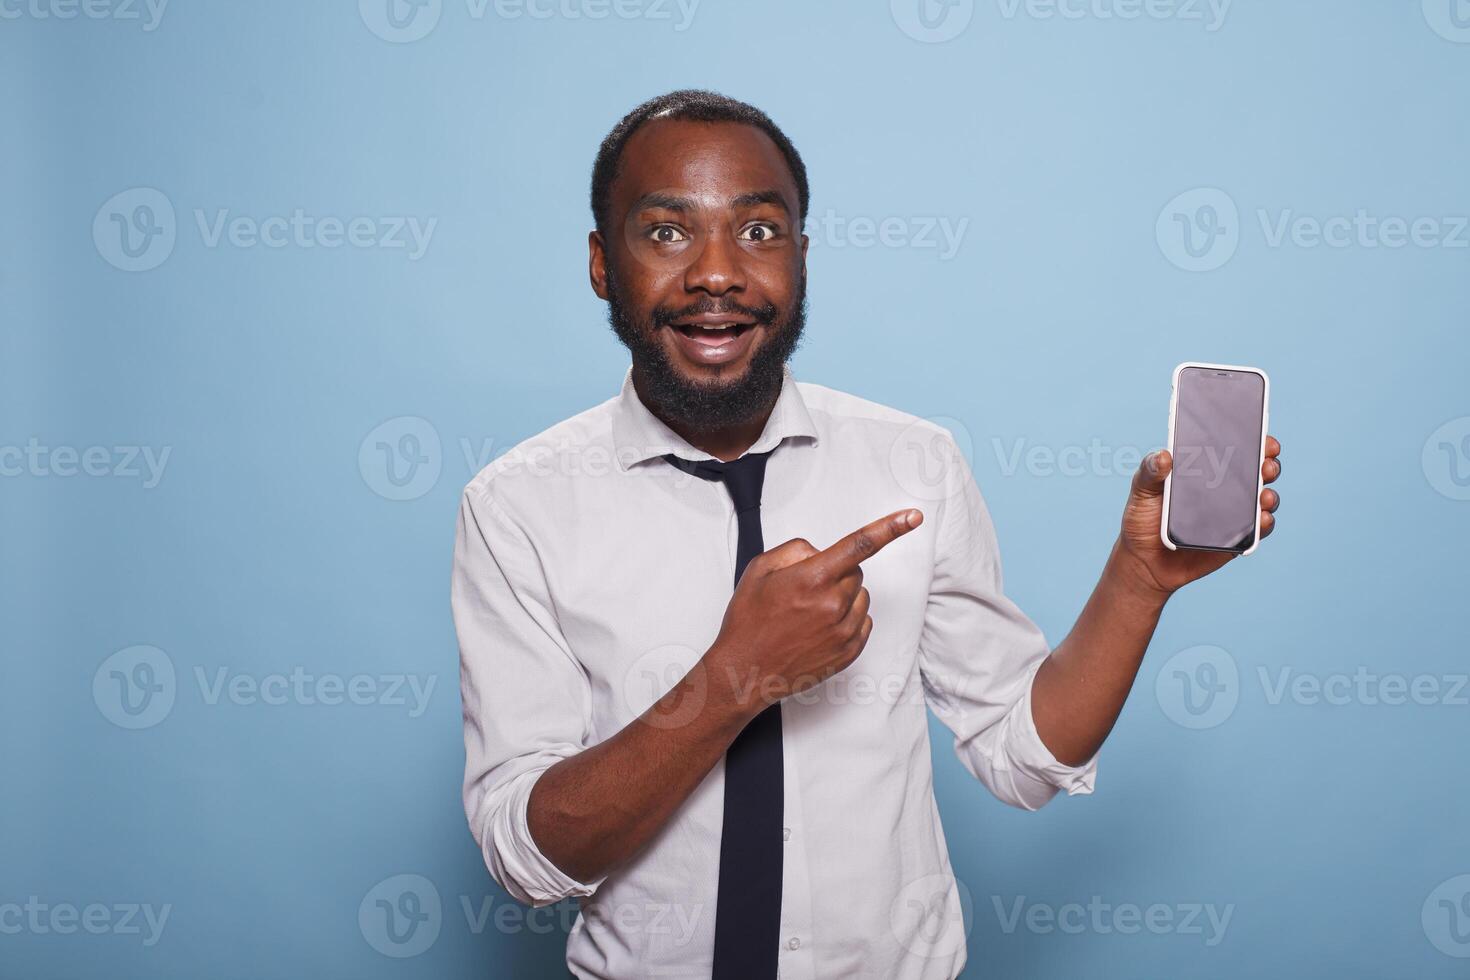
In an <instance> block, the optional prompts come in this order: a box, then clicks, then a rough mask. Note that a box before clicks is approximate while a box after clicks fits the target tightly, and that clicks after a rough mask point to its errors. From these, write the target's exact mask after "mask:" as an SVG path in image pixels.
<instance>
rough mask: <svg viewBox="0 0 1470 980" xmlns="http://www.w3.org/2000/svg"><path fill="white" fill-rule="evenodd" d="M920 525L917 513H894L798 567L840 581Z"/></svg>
mask: <svg viewBox="0 0 1470 980" xmlns="http://www.w3.org/2000/svg"><path fill="white" fill-rule="evenodd" d="M922 523H924V515H923V513H922V512H921V511H918V510H900V511H897V512H895V513H892V514H889V515H888V516H887V517H880V518H879V519H878V520H876V521H874V522H873V523H871V524H869V525H867V526H866V527H860V528H858V529H857V530H856V531H854V532H852V533H851V534H849V535H848V536H847V537H845V538H842V539H841V540H840V541H838V542H837V543H836V544H834V545H832V547H830V548H828V549H826V550H825V551H819V552H817V553H816V554H815V555H812V556H811V557H810V558H807V559H805V561H803V562H802V564H806V565H810V566H812V568H813V569H815V570H816V572H817V574H819V575H823V576H826V577H829V578H840V577H841V576H843V575H846V574H847V573H848V572H850V571H852V570H853V569H855V568H857V567H858V565H860V564H861V563H862V562H863V561H865V560H866V559H868V558H871V557H873V556H874V555H876V554H877V553H878V552H879V551H882V550H883V548H885V547H886V546H887V545H889V544H891V543H892V542H894V541H896V540H897V539H899V538H901V537H903V536H904V535H905V534H908V533H909V532H910V531H912V530H913V529H914V528H916V527H918V526H919V525H920V524H922Z"/></svg>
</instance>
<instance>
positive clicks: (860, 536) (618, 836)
mask: <svg viewBox="0 0 1470 980" xmlns="http://www.w3.org/2000/svg"><path fill="white" fill-rule="evenodd" d="M909 513H912V514H913V515H914V517H913V520H912V521H910V520H909V519H908V517H907V516H906V515H907V514H909ZM920 519H921V518H920V517H919V516H918V514H917V512H905V513H904V514H894V515H890V516H889V517H887V518H884V519H883V520H880V521H876V522H874V523H873V524H871V525H869V526H868V527H866V528H863V529H862V530H860V531H857V532H854V534H852V535H849V536H848V537H847V538H844V539H843V540H842V541H839V542H838V543H837V544H836V545H834V546H833V547H832V548H829V549H827V551H823V552H818V551H817V550H816V549H815V548H813V547H812V546H811V545H810V544H809V543H808V542H806V541H803V540H800V539H797V540H794V541H788V542H787V543H785V544H783V545H780V546H778V547H776V548H774V549H772V550H771V551H768V552H766V553H765V554H763V555H759V556H757V557H756V558H755V559H754V560H753V561H752V562H751V563H750V565H749V566H748V567H747V568H746V570H745V574H744V575H743V576H742V577H741V580H740V585H739V588H737V589H736V591H735V594H734V596H733V597H732V598H731V600H730V604H729V606H728V607H727V609H726V612H725V617H724V621H723V622H722V624H721V627H720V632H719V635H718V636H717V638H716V640H715V642H714V644H713V645H712V646H711V647H710V649H709V650H708V651H707V652H706V653H705V655H704V657H703V658H701V660H700V661H699V662H698V663H697V664H696V665H695V667H694V668H693V669H692V670H691V671H690V672H689V673H688V674H687V675H686V676H685V677H684V678H683V679H681V680H680V681H679V682H678V683H677V684H675V685H674V687H673V688H672V689H671V690H670V691H668V692H667V693H666V694H665V695H664V696H663V697H662V698H660V699H659V700H658V701H657V702H655V703H654V704H653V706H651V707H650V708H649V709H648V711H646V712H644V713H643V714H642V715H641V716H639V717H638V718H636V719H634V720H633V721H631V722H629V723H628V724H627V725H626V726H624V727H623V728H622V730H620V731H619V732H617V733H616V734H614V735H613V736H611V737H610V738H607V739H605V740H603V741H601V742H595V738H594V733H593V731H592V724H591V691H590V682H589V679H588V677H587V675H586V673H585V670H584V668H583V667H582V665H581V663H580V662H579V661H578V660H577V658H576V656H575V655H574V653H573V651H572V650H571V649H570V647H569V646H568V644H567V642H566V639H565V638H564V637H563V636H562V635H561V632H560V629H559V627H558V626H557V623H556V619H555V617H554V616H553V615H552V613H551V610H552V609H553V608H554V603H553V601H552V598H551V595H550V593H549V589H548V587H547V584H546V577H545V574H544V570H543V569H542V568H541V565H540V560H539V557H538V555H537V553H536V549H535V547H534V546H533V545H532V543H531V542H530V540H529V539H528V538H527V536H526V534H525V532H524V531H523V530H522V529H521V528H520V527H519V526H518V525H517V523H516V522H515V521H514V520H513V519H512V517H511V516H510V515H509V514H507V513H506V512H505V511H504V510H503V509H502V508H501V507H500V505H499V504H498V503H497V502H496V501H495V499H494V498H493V497H492V495H491V493H490V491H489V489H488V488H487V487H486V486H484V485H482V484H472V485H471V487H470V489H469V490H467V491H466V493H465V497H464V501H463V503H462V506H461V510H460V517H459V528H458V533H457V536H456V541H455V557H454V575H453V590H452V595H453V606H454V620H455V629H456V632H457V633H458V636H459V643H460V689H461V695H462V698H463V701H464V725H465V754H466V762H465V786H464V797H465V810H466V814H467V815H468V817H469V821H470V828H471V831H472V832H473V834H474V837H475V840H476V842H477V843H479V845H480V847H481V850H482V853H483V855H484V857H485V862H486V865H487V867H488V868H489V869H490V871H491V873H492V874H493V875H494V877H495V879H496V880H497V881H499V882H500V883H501V885H503V886H504V887H505V888H506V890H507V891H508V892H510V893H511V894H512V895H513V896H514V897H516V898H517V899H519V900H520V901H523V902H527V903H529V904H533V905H544V904H548V903H550V902H554V901H557V900H558V899H561V898H565V897H567V896H570V895H583V896H585V895H590V894H592V893H593V892H594V891H595V890H596V889H597V887H598V886H599V885H600V884H601V881H602V879H603V878H605V877H606V875H607V874H608V873H609V872H610V871H611V870H612V869H614V868H615V867H616V866H617V865H619V864H621V863H622V862H624V861H626V860H627V859H628V858H630V857H632V856H633V855H634V854H636V853H637V852H638V851H639V850H641V849H642V848H643V847H644V846H646V845H647V844H648V842H649V841H650V840H651V839H652V838H653V836H654V835H655V834H656V833H657V831H658V830H659V828H660V827H662V826H663V825H664V824H665V823H666V822H667V821H668V819H669V818H670V817H671V816H672V815H673V813H674V812H675V811H676V810H677V809H678V807H679V806H680V804H682V803H683V802H684V801H685V800H686V799H687V798H688V797H689V795H690V794H691V793H692V792H693V791H694V790H695V788H696V787H697V786H698V785H699V783H700V782H701V781H702V780H703V779H704V777H705V776H706V775H707V774H708V773H709V771H710V770H711V769H712V768H713V767H714V765H715V763H716V762H718V761H719V759H720V758H721V757H722V756H723V754H724V752H725V749H726V748H727V747H728V746H729V744H730V743H731V742H732V741H733V740H734V738H735V736H736V735H737V734H739V732H740V731H741V729H743V728H744V726H745V724H746V723H747V722H748V721H749V720H750V719H752V718H754V717H755V715H756V714H758V713H759V712H760V711H761V710H762V709H763V708H765V707H766V706H767V705H769V704H773V703H775V702H776V701H779V700H780V699H782V698H784V697H786V696H788V695H790V694H794V693H796V692H798V691H800V690H804V689H805V688H806V687H809V686H811V685H813V684H816V683H819V682H821V681H822V680H824V679H826V678H827V677H829V676H831V675H832V674H833V673H835V672H836V671H838V670H840V669H842V668H843V667H845V666H847V664H849V663H851V662H852V660H853V659H855V658H856V657H857V655H858V654H859V653H860V652H861V651H862V649H863V646H864V645H865V644H866V643H867V638H868V634H869V631H870V630H871V629H872V620H871V619H869V618H868V616H867V610H868V594H867V590H866V589H863V588H862V587H861V578H862V576H861V570H860V568H859V567H858V566H859V562H860V561H861V560H862V559H864V558H866V557H869V556H871V555H872V554H875V553H876V552H877V551H878V549H880V548H882V547H883V546H884V545H886V544H887V543H888V542H890V541H892V540H894V539H895V538H897V537H899V536H901V535H902V534H905V533H907V532H908V531H909V530H910V529H911V528H912V527H916V526H917V525H918V523H919V521H920ZM691 709H692V710H691ZM594 742H595V744H594Z"/></svg>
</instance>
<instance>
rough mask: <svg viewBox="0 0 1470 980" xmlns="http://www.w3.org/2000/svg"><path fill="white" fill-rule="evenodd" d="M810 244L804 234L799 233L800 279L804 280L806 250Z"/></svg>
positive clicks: (810, 241) (809, 240)
mask: <svg viewBox="0 0 1470 980" xmlns="http://www.w3.org/2000/svg"><path fill="white" fill-rule="evenodd" d="M811 243H812V240H811V239H810V238H808V237H807V234H806V232H802V233H801V278H803V279H805V278H806V248H807V246H808V245H810V244H811Z"/></svg>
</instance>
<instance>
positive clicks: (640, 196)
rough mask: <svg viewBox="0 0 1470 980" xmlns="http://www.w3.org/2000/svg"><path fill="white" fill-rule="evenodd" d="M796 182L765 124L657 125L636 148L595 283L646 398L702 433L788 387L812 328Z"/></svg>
mask: <svg viewBox="0 0 1470 980" xmlns="http://www.w3.org/2000/svg"><path fill="white" fill-rule="evenodd" d="M798 201H799V199H798V196H797V189H796V182H795V180H794V178H793V177H792V175H791V171H790V169H789V168H788V167H787V165H786V160H785V158H784V157H783V156H782V155H781V151H780V150H779V149H778V148H777V147H776V144H775V143H774V142H772V140H771V139H770V137H768V136H766V134H765V133H763V132H761V131H760V130H759V129H756V128H755V127H753V126H746V125H743V124H736V123H702V122H687V121H682V120H667V119H666V120H657V121H654V122H651V123H648V124H646V125H644V126H643V127H642V128H641V129H639V130H638V132H637V133H635V134H634V135H633V137H632V138H631V139H630V140H629V141H628V143H627V145H626V146H625V147H624V150H623V156H622V161H621V165H620V167H619V170H618V175H617V178H616V179H615V180H614V181H613V185H612V188H611V192H610V194H609V202H608V203H609V207H608V227H607V228H606V229H604V231H605V233H606V234H605V235H604V234H602V233H599V232H594V233H593V235H592V242H591V246H592V248H591V252H592V255H591V258H592V262H591V275H592V285H593V289H594V290H596V292H597V294H598V295H599V296H601V297H602V298H603V299H605V300H607V302H608V316H609V319H610V321H611V323H612V326H613V329H614V330H615V331H616V332H617V334H618V337H619V338H620V339H621V340H622V341H623V343H624V344H626V345H627V347H628V349H629V351H630V352H631V353H632V355H633V366H634V375H635V380H637V381H638V383H639V388H640V392H641V393H642V394H643V395H644V396H645V398H647V399H648V400H650V401H651V402H652V403H653V407H655V408H657V409H658V410H659V412H660V414H662V415H664V416H665V417H666V418H669V419H671V420H673V421H675V422H681V423H683V424H685V425H687V426H689V427H691V428H694V429H697V430H707V429H713V428H720V427H723V426H728V425H737V424H740V423H742V422H746V421H749V420H750V419H751V418H752V417H753V416H755V415H757V414H758V413H759V412H760V411H762V410H763V409H765V408H768V407H769V406H770V402H771V399H773V398H774V397H775V395H776V393H777V392H778V391H779V390H780V385H781V376H782V366H783V365H784V364H785V362H786V360H787V359H788V358H789V357H790V356H791V353H792V351H794V350H795V349H796V345H797V342H798V341H799V340H800V337H801V331H802V327H803V325H804V322H805V316H804V313H805V295H806V245H807V242H806V236H805V235H802V234H801V229H800V219H799V210H798V209H799V203H798Z"/></svg>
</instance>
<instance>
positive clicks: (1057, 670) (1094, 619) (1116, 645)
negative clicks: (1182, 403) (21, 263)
mask: <svg viewBox="0 0 1470 980" xmlns="http://www.w3.org/2000/svg"><path fill="white" fill-rule="evenodd" d="M1280 454H1281V444H1280V443H1279V442H1278V441H1277V440H1276V439H1275V437H1268V438H1267V440H1266V461H1265V463H1264V464H1262V468H1261V473H1262V478H1263V479H1264V480H1265V482H1267V483H1270V482H1272V481H1274V480H1275V479H1276V478H1277V477H1278V476H1280V475H1281V462H1280V460H1279V459H1278V457H1279V456H1280ZM1172 465H1173V461H1172V460H1171V459H1170V456H1169V452H1168V451H1167V450H1160V451H1159V452H1156V453H1151V454H1150V455H1149V456H1147V457H1146V458H1145V459H1144V460H1143V463H1142V464H1141V465H1140V466H1139V469H1138V472H1137V473H1136V474H1134V477H1133V486H1132V489H1131V492H1130V493H1129V497H1128V504H1127V507H1126V508H1125V510H1124V514H1123V528H1122V531H1121V532H1120V534H1119V536H1118V540H1117V542H1116V543H1115V544H1114V545H1113V550H1112V553H1111V554H1110V555H1109V556H1108V561H1107V564H1106V565H1105V566H1104V567H1103V573H1102V577H1101V579H1100V580H1099V581H1098V584H1097V587H1096V588H1095V589H1094V590H1093V593H1092V596H1091V598H1089V599H1088V601H1087V605H1086V606H1085V607H1084V608H1083V610H1082V614H1081V615H1080V616H1079V617H1078V618H1077V623H1076V625H1075V626H1073V627H1072V631H1071V632H1070V633H1069V634H1067V638H1066V639H1065V640H1063V641H1062V642H1061V644H1060V645H1059V646H1058V647H1057V648H1056V650H1054V651H1053V652H1052V654H1051V656H1049V657H1048V658H1047V659H1046V661H1045V662H1044V663H1043V664H1042V665H1041V668H1040V670H1038V671H1037V674H1036V680H1035V683H1034V685H1033V687H1032V692H1031V698H1032V713H1033V716H1034V718H1035V723H1036V730H1037V732H1038V734H1039V735H1040V736H1041V739H1042V741H1043V742H1045V743H1046V745H1047V747H1048V748H1049V749H1050V750H1051V752H1052V754H1053V755H1055V756H1056V758H1057V759H1058V761H1060V762H1062V763H1064V764H1069V765H1080V764H1082V762H1083V761H1084V760H1086V759H1090V758H1091V757H1092V756H1093V755H1095V754H1096V753H1097V751H1098V749H1099V748H1101V746H1102V743H1103V741H1104V740H1105V739H1106V738H1107V737H1108V733H1109V732H1111V731H1112V730H1113V725H1114V723H1115V722H1117V720H1118V714H1119V713H1120V712H1121V711H1122V710H1123V702H1124V701H1125V700H1126V699H1127V697H1128V691H1129V690H1130V689H1131V688H1132V687H1133V681H1134V678H1135V677H1136V676H1137V674H1138V668H1139V665H1140V664H1141V663H1142V662H1143V654H1144V651H1145V650H1147V649H1148V644H1149V640H1150V639H1151V638H1152V637H1153V633H1154V628H1155V627H1156V626H1157V625H1158V622H1159V615H1160V614H1161V613H1162V612H1163V610H1164V603H1166V602H1167V601H1168V599H1169V596H1171V595H1173V593H1174V592H1175V590H1177V589H1179V588H1180V587H1182V586H1184V585H1186V584H1187V583H1189V582H1192V581H1194V580H1195V579H1197V578H1201V577H1203V576H1205V575H1208V574H1210V573H1211V572H1213V571H1215V570H1216V569H1218V568H1220V567H1222V566H1224V565H1225V564H1226V563H1227V562H1229V561H1230V560H1231V559H1233V558H1234V557H1235V556H1234V555H1229V554H1222V553H1219V552H1209V551H1170V550H1169V549H1167V548H1165V547H1164V546H1163V544H1162V542H1160V540H1159V523H1160V521H1161V520H1162V517H1163V499H1162V498H1163V492H1164V478H1165V477H1166V476H1168V474H1169V470H1170V468H1171V466H1172ZM1280 504H1281V497H1280V495H1279V494H1277V492H1276V491H1275V490H1269V489H1267V490H1262V491H1261V507H1262V508H1263V509H1264V510H1265V513H1264V514H1263V515H1262V516H1261V534H1262V536H1265V535H1267V534H1269V533H1270V532H1271V530H1272V529H1273V528H1274V527H1275V526H1276V520H1275V515H1274V513H1273V512H1274V511H1275V510H1276V508H1277V507H1278V506H1280Z"/></svg>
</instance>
